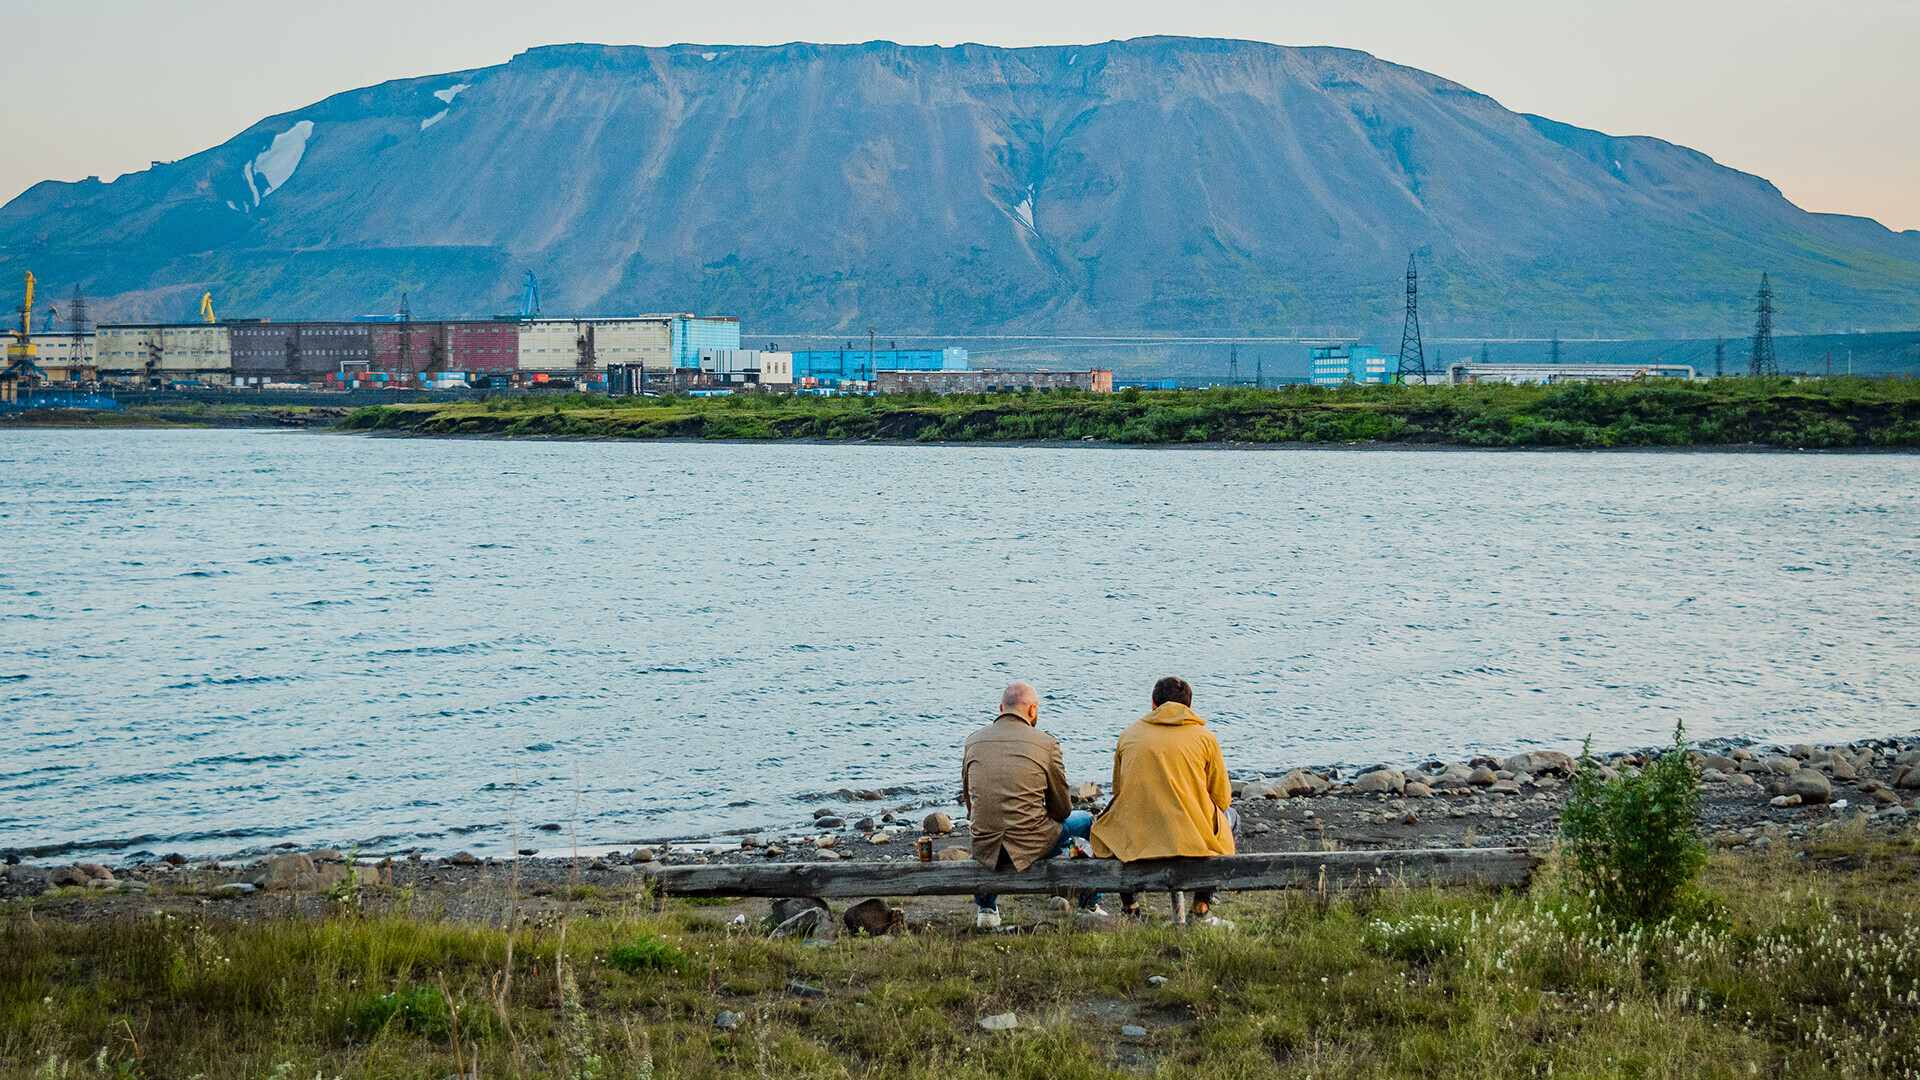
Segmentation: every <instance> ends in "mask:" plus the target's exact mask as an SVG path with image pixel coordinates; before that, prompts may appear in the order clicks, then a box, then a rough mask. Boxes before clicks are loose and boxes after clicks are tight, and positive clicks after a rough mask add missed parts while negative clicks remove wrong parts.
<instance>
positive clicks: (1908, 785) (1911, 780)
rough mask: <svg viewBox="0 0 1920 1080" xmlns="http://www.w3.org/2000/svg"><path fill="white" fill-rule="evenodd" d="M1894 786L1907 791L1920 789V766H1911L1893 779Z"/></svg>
mask: <svg viewBox="0 0 1920 1080" xmlns="http://www.w3.org/2000/svg"><path fill="white" fill-rule="evenodd" d="M1893 786H1894V787H1897V788H1902V789H1904V790H1907V791H1913V790H1915V789H1920V766H1913V765H1909V766H1907V767H1906V768H1904V769H1902V770H1900V772H1899V774H1898V775H1896V776H1895V777H1894V778H1893Z"/></svg>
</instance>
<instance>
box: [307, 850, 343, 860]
mask: <svg viewBox="0 0 1920 1080" xmlns="http://www.w3.org/2000/svg"><path fill="white" fill-rule="evenodd" d="M313 861H314V862H339V861H340V849H339V848H330V847H323V848H319V849H318V850H316V851H315V852H314V853H313Z"/></svg>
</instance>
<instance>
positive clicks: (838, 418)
mask: <svg viewBox="0 0 1920 1080" xmlns="http://www.w3.org/2000/svg"><path fill="white" fill-rule="evenodd" d="M341 426H343V427H345V428H347V429H348V430H356V431H408V432H412V433H416V434H421V435H484V436H507V437H547V438H638V439H645V438H705V439H791V438H806V439H905V440H920V441H929V442H938V441H985V440H998V441H1019V440H1031V439H1059V440H1085V439H1094V440H1102V441H1109V442H1117V443H1136V444H1166V443H1194V442H1203V443H1204V442H1253V443H1286V442H1305V443H1351V442H1360V441H1366V440H1377V441H1382V442H1398V443H1415V444H1418V443H1426V444H1445V445H1455V446H1482V447H1511V446H1572V447H1593V448H1599V447H1628V446H1715V445H1733V444H1754V443H1758V444H1765V445H1769V446H1777V447H1785V448H1840V447H1913V446H1920V381H1915V380H1873V379H1861V378H1834V379H1814V380H1808V381H1800V382H1796V381H1794V380H1792V379H1784V378H1779V379H1752V378H1737V379H1715V380H1712V381H1710V382H1704V383H1695V382H1683V381H1678V380H1654V381H1648V382H1633V383H1612V384H1599V385H1596V384H1590V383H1574V384H1566V385H1561V386H1552V387H1548V386H1497V385H1482V386H1434V387H1424V386H1412V387H1392V386H1378V387H1357V386H1355V387H1341V388H1335V389H1326V388H1320V387H1312V386H1288V387H1285V388H1282V389H1277V390H1253V389H1215V390H1191V391H1187V390H1169V391H1151V392H1142V391H1139V390H1123V391H1121V392H1120V393H1117V394H1089V393H1082V392H1078V391H1041V392H1036V393H1031V394H957V395H952V396H945V397H942V396H937V395H934V394H930V393H916V394H890V395H885V396H881V397H872V398H868V397H834V398H823V397H810V396H796V395H791V394H753V395H740V396H733V397H721V398H688V397H678V396H674V395H663V396H661V397H657V398H600V397H591V396H588V395H584V394H573V395H567V396H565V397H553V398H547V397H538V396H529V397H520V398H506V397H500V398H489V399H486V400H483V401H480V402H463V403H459V404H413V405H382V406H371V407H368V408H364V409H360V410H357V411H355V412H354V413H353V414H351V415H350V416H349V417H348V418H347V419H346V420H345V421H343V422H342V425H341Z"/></svg>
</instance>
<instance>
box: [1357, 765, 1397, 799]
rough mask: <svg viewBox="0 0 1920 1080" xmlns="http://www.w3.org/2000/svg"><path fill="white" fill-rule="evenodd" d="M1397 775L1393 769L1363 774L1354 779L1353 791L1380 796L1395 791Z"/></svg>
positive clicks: (1376, 770)
mask: <svg viewBox="0 0 1920 1080" xmlns="http://www.w3.org/2000/svg"><path fill="white" fill-rule="evenodd" d="M1394 776H1395V773H1394V772H1393V771H1392V770H1391V769H1375V770H1373V771H1372V772H1363V773H1361V774H1360V775H1359V776H1356V777H1354V779H1353V790H1355V791H1359V792H1365V793H1369V794H1378V793H1381V792H1387V791H1392V790H1393V778H1394Z"/></svg>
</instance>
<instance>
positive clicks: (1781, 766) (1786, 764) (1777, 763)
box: [1766, 754, 1800, 776]
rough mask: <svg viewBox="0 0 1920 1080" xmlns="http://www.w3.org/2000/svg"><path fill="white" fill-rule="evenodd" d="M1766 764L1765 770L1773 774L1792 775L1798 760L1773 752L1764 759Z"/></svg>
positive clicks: (1797, 765)
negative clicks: (1773, 753)
mask: <svg viewBox="0 0 1920 1080" xmlns="http://www.w3.org/2000/svg"><path fill="white" fill-rule="evenodd" d="M1766 766H1767V771H1768V772H1771V773H1773V774H1774V775H1775V776H1792V775H1793V772H1794V770H1795V769H1798V768H1799V767H1800V762H1799V761H1798V760H1797V759H1795V758H1790V757H1786V756H1783V755H1781V754H1775V755H1773V756H1772V757H1770V758H1768V759H1767V760H1766Z"/></svg>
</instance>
